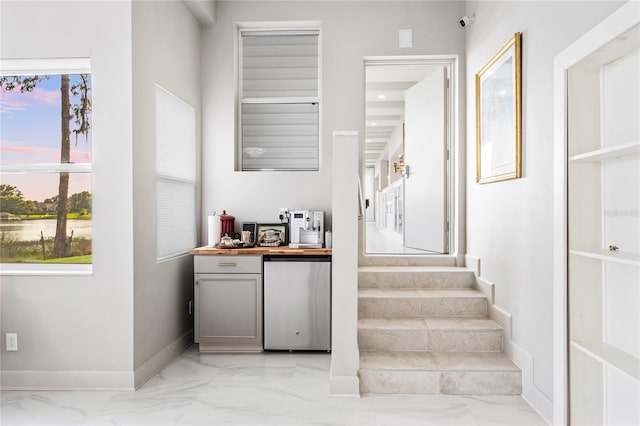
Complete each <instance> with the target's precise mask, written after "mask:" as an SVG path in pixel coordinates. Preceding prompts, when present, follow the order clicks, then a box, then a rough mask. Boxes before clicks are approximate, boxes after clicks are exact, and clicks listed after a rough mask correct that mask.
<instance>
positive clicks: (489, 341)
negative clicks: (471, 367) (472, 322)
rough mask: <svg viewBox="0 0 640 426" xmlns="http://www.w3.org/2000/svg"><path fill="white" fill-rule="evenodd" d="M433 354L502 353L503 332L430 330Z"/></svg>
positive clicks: (429, 335)
mask: <svg viewBox="0 0 640 426" xmlns="http://www.w3.org/2000/svg"><path fill="white" fill-rule="evenodd" d="M428 338H429V350H430V351H432V352H502V331H501V330H486V331H485V330H483V331H475V330H474V331H458V330H456V331H450V330H429V333H428Z"/></svg>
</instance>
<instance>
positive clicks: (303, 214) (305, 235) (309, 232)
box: [289, 210, 324, 248]
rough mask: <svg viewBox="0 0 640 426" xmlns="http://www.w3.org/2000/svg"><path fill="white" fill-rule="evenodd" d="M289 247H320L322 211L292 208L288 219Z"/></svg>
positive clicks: (322, 222) (322, 240)
mask: <svg viewBox="0 0 640 426" xmlns="http://www.w3.org/2000/svg"><path fill="white" fill-rule="evenodd" d="M289 241H290V242H289V247H291V248H322V245H323V244H324V212H323V211H321V210H294V211H292V212H291V217H290V220H289Z"/></svg>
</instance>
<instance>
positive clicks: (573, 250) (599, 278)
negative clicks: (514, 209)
mask: <svg viewBox="0 0 640 426" xmlns="http://www.w3.org/2000/svg"><path fill="white" fill-rule="evenodd" d="M639 39H640V37H639V30H638V26H637V25H636V27H634V28H633V29H631V30H630V31H628V32H627V33H626V34H623V35H621V36H620V37H617V38H616V39H615V40H613V41H612V42H611V43H609V44H607V45H605V46H603V47H602V48H600V49H598V50H597V51H596V52H594V53H593V54H592V55H589V56H587V57H586V58H585V59H583V60H582V61H580V62H578V63H576V64H575V65H573V66H572V67H571V68H570V69H569V70H568V73H567V89H568V91H567V141H568V158H569V160H568V167H567V170H568V181H567V197H568V216H567V223H568V246H569V247H568V249H569V250H568V251H569V252H568V301H569V303H568V310H569V315H568V319H569V396H570V397H569V401H570V413H571V414H570V416H571V417H570V418H571V423H572V424H639V423H640V409H639V408H638V404H637V402H638V401H639V400H640V217H639V211H640V124H639V120H638V117H640V99H639V94H640V53H639V50H638V48H639V46H638V44H639V43H638V40H639Z"/></svg>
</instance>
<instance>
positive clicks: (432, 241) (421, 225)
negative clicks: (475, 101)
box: [404, 67, 448, 253]
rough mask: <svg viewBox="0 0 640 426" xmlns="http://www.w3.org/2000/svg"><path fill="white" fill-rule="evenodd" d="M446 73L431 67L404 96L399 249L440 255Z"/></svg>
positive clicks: (444, 244) (443, 246) (443, 250)
mask: <svg viewBox="0 0 640 426" xmlns="http://www.w3.org/2000/svg"><path fill="white" fill-rule="evenodd" d="M446 123H447V69H446V68H444V67H442V68H435V69H434V71H433V72H432V73H430V74H429V75H427V76H426V77H425V78H424V79H423V80H422V81H420V82H418V83H417V84H416V85H415V86H413V87H411V88H410V89H408V90H407V92H406V95H405V129H404V132H405V151H404V163H405V164H406V165H407V166H408V170H407V171H406V173H405V178H404V185H405V197H404V199H405V206H404V217H405V228H404V245H405V246H406V247H411V248H415V249H420V250H428V251H432V252H437V253H446V252H447V250H448V247H447V245H448V244H447V242H448V238H447V223H446V222H447V190H446V187H447V130H446V129H447V124H446Z"/></svg>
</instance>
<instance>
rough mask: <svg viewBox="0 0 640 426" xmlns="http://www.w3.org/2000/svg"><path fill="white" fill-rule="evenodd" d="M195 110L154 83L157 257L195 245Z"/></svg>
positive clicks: (176, 252)
mask: <svg viewBox="0 0 640 426" xmlns="http://www.w3.org/2000/svg"><path fill="white" fill-rule="evenodd" d="M196 182H197V176H196V111H195V110H194V109H193V108H192V107H191V106H189V105H188V104H186V103H185V102H183V101H182V100H181V99H180V98H178V97H176V96H174V95H173V94H171V93H170V92H168V91H167V90H165V89H163V88H162V87H160V86H158V85H156V191H157V192H156V197H157V205H156V226H157V258H158V261H162V260H165V259H169V258H172V257H175V256H179V255H181V254H184V253H188V252H189V250H190V249H191V248H193V247H195V246H196V243H197V235H196Z"/></svg>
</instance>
